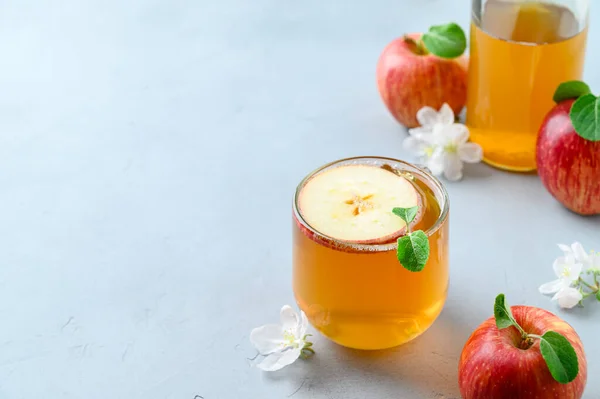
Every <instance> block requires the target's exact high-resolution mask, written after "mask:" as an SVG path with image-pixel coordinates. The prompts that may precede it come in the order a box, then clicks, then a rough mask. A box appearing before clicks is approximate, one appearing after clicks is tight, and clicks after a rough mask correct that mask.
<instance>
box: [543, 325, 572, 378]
mask: <svg viewBox="0 0 600 399" xmlns="http://www.w3.org/2000/svg"><path fill="white" fill-rule="evenodd" d="M540 351H541V352H542V357H543V358H544V360H545V361H546V364H547V365H548V369H549V370H550V374H552V377H553V378H554V379H555V380H556V381H558V382H560V383H561V384H567V383H569V382H571V381H573V380H574V379H575V377H577V373H579V362H578V361H577V354H576V353H575V349H573V346H572V345H571V343H570V342H569V341H568V340H567V339H566V338H565V337H563V336H562V335H560V334H559V333H557V332H554V331H548V332H546V333H545V334H544V335H542V337H541V341H540Z"/></svg>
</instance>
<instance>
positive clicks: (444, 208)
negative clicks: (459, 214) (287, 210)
mask: <svg viewBox="0 0 600 399" xmlns="http://www.w3.org/2000/svg"><path fill="white" fill-rule="evenodd" d="M352 161H379V162H382V163H381V165H385V164H388V163H392V165H390V166H392V167H393V166H394V165H393V164H396V165H401V166H402V167H404V168H405V169H404V170H405V171H407V172H410V173H415V172H416V173H417V174H420V175H422V176H421V177H423V178H424V179H425V182H426V183H427V184H428V185H429V184H431V185H433V187H430V188H431V189H432V190H433V191H434V194H435V197H436V199H437V200H438V202H439V205H440V214H439V216H438V217H437V219H436V221H435V223H434V224H433V225H432V226H431V227H429V228H428V229H427V230H425V234H426V235H427V236H428V237H430V236H431V235H432V234H434V233H435V232H436V231H438V230H439V229H440V227H441V226H442V223H443V222H444V221H445V220H446V219H447V218H448V212H449V210H450V200H449V196H448V191H447V190H446V187H444V185H443V184H442V182H441V181H440V180H439V179H438V178H437V177H435V176H434V175H432V174H431V173H430V172H429V171H428V170H427V169H425V168H424V167H421V166H419V165H415V164H411V163H409V162H406V161H402V160H400V159H395V158H389V157H380V156H356V157H349V158H343V159H338V160H337V161H333V162H329V163H327V164H325V165H323V166H320V167H319V168H317V169H314V170H313V171H311V172H310V173H309V174H308V175H306V176H305V177H304V178H303V179H302V180H301V181H300V183H298V186H297V187H296V191H295V194H294V202H293V210H294V216H295V217H296V220H297V221H298V223H300V224H302V226H304V228H306V229H307V230H308V231H310V232H311V233H312V234H314V235H315V236H317V237H319V238H321V239H323V240H325V241H328V242H331V243H334V244H335V245H336V246H338V245H339V246H342V247H343V246H345V247H351V248H352V249H354V250H357V251H364V252H367V251H368V252H384V251H391V250H395V249H396V248H397V246H398V244H397V242H395V241H394V242H391V243H385V244H359V243H356V242H354V241H348V240H342V239H339V238H335V237H331V236H328V235H326V234H323V233H321V232H320V231H318V230H316V229H315V228H313V227H312V226H311V225H310V224H309V223H308V222H307V221H306V220H305V219H304V217H302V215H301V213H300V211H299V209H298V197H299V195H300V191H301V190H302V188H303V187H304V186H305V185H306V183H307V182H308V180H310V179H311V178H312V177H314V176H316V175H317V174H319V173H321V172H322V171H324V170H326V169H329V168H331V167H334V166H336V165H339V164H343V163H348V162H352ZM394 169H397V168H394ZM411 169H413V170H411ZM398 170H399V171H403V169H398ZM436 190H437V192H436ZM438 193H439V195H440V198H438ZM440 200H441V201H440ZM442 202H443V203H442Z"/></svg>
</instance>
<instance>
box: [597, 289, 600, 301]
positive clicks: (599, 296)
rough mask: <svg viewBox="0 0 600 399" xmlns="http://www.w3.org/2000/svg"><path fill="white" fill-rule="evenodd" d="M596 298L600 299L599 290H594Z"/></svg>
mask: <svg viewBox="0 0 600 399" xmlns="http://www.w3.org/2000/svg"><path fill="white" fill-rule="evenodd" d="M596 299H597V300H599V301H600V291H598V292H596Z"/></svg>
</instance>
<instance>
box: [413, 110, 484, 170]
mask: <svg viewBox="0 0 600 399" xmlns="http://www.w3.org/2000/svg"><path fill="white" fill-rule="evenodd" d="M417 119H418V121H419V123H420V124H421V125H422V126H421V127H419V128H415V129H410V130H409V131H408V132H409V137H407V138H406V139H405V140H404V142H403V146H404V148H406V149H407V150H409V151H412V152H414V153H415V154H416V155H417V156H418V157H419V162H423V163H425V165H426V166H427V167H428V168H429V170H430V171H431V173H432V174H433V175H435V176H439V175H442V174H443V175H444V176H445V177H446V179H448V180H451V181H457V180H460V179H462V176H463V173H462V171H463V162H468V163H477V162H480V161H481V160H482V159H483V151H482V149H481V147H480V146H479V145H478V144H475V143H469V142H468V140H469V129H468V128H467V127H466V126H465V125H463V124H461V123H454V113H453V112H452V109H451V108H450V106H448V104H444V105H443V106H442V108H440V111H439V112H436V111H435V110H434V109H433V108H430V107H424V108H422V109H420V110H419V112H417Z"/></svg>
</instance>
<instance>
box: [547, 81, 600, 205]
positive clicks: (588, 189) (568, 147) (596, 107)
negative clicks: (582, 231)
mask: <svg viewBox="0 0 600 399" xmlns="http://www.w3.org/2000/svg"><path fill="white" fill-rule="evenodd" d="M554 101H555V102H556V106H555V107H554V108H553V109H552V110H551V111H550V112H549V113H548V115H547V116H546V118H545V120H544V122H543V123H542V126H541V128H540V131H539V134H538V139H537V150H536V161H537V169H538V174H539V176H540V178H541V180H542V183H543V184H544V186H545V187H546V189H547V190H548V191H549V192H550V194H552V195H553V196H554V198H556V199H557V200H558V201H559V202H560V203H562V204H563V205H564V206H565V207H567V208H568V209H570V210H572V211H573V212H576V213H578V214H580V215H595V214H600V98H598V97H596V96H595V95H593V94H591V93H590V88H589V87H588V85H586V84H585V83H583V82H579V81H570V82H565V83H563V84H561V85H560V86H559V87H558V89H557V90H556V93H555V94H554Z"/></svg>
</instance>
